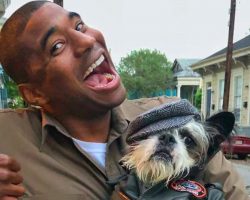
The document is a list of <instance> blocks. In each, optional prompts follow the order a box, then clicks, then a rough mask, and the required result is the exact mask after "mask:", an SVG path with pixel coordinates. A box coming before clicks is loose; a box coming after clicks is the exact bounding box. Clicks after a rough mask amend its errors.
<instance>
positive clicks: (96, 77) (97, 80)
mask: <svg viewBox="0 0 250 200" xmlns="http://www.w3.org/2000/svg"><path fill="white" fill-rule="evenodd" d="M112 80H113V75H112V74H107V73H105V74H99V73H98V74H91V75H90V76H88V77H87V78H86V79H85V81H84V82H85V83H86V84H88V85H90V86H92V87H104V86H105V85H107V84H108V83H110V82H111V81H112Z"/></svg>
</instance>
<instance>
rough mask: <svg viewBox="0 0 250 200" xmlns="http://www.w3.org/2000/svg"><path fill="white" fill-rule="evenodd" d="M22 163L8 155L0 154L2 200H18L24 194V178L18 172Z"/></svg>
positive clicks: (0, 198)
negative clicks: (22, 184)
mask: <svg viewBox="0 0 250 200" xmlns="http://www.w3.org/2000/svg"><path fill="white" fill-rule="evenodd" d="M20 169H21V167H20V164H19V163H18V162H17V161H16V160H15V159H13V158H10V157H9V156H7V155H4V154H0V200H17V198H18V197H20V196H22V195H23V194H24V191H25V189H24V187H23V186H21V185H20V183H22V181H23V178H22V176H21V175H20V174H18V172H19V171H20Z"/></svg>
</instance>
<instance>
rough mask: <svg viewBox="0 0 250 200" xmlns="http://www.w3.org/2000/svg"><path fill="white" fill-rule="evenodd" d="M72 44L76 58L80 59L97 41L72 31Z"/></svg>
mask: <svg viewBox="0 0 250 200" xmlns="http://www.w3.org/2000/svg"><path fill="white" fill-rule="evenodd" d="M71 42H72V48H73V51H74V54H75V56H76V57H79V56H82V55H83V53H84V52H85V51H87V50H88V49H90V48H92V47H93V46H94V44H95V42H96V39H95V38H94V37H93V36H91V35H89V34H86V33H82V32H79V31H75V30H72V32H71Z"/></svg>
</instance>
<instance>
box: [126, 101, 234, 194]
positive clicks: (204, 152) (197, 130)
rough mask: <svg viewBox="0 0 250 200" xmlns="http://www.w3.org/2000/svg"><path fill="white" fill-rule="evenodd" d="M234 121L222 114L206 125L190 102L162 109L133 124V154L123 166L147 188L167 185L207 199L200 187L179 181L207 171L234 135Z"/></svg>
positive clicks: (130, 140)
mask: <svg viewBox="0 0 250 200" xmlns="http://www.w3.org/2000/svg"><path fill="white" fill-rule="evenodd" d="M234 121H235V119H234V115H233V114H232V113H230V112H220V113H218V114H216V115H214V116H212V117H210V118H209V119H207V120H206V121H205V123H202V122H201V118H200V114H199V112H198V111H197V109H196V108H195V107H193V106H192V105H191V104H190V103H189V102H188V101H187V100H180V101H176V102H172V103H169V104H164V105H161V106H159V107H157V108H154V109H152V110H150V111H148V112H146V113H143V114H142V115H140V116H138V117H137V118H136V119H135V120H134V121H132V122H131V123H130V125H129V128H128V136H127V143H128V145H129V151H128V153H127V154H126V155H125V156H124V157H123V158H122V164H123V166H125V167H126V168H127V169H129V170H133V171H134V173H135V174H136V176H137V177H138V178H139V180H140V181H142V182H143V183H144V184H145V185H151V186H153V185H156V184H157V183H160V182H164V184H165V186H166V188H171V187H172V189H176V190H177V191H184V192H187V193H191V194H192V196H194V197H197V198H198V197H205V195H206V196H207V192H206V191H205V190H206V189H205V188H203V186H202V185H200V184H199V183H196V182H195V183H194V182H192V181H184V182H181V183H179V185H178V184H177V182H176V180H182V179H183V178H186V177H187V178H189V177H190V176H191V174H192V176H193V175H194V174H195V173H196V170H197V169H199V170H202V169H203V168H204V166H205V165H206V164H207V162H208V161H209V160H210V159H211V158H212V156H213V155H214V154H215V153H216V152H218V151H219V145H220V143H221V142H223V141H224V140H225V139H226V138H227V137H228V136H229V135H230V133H231V131H232V129H233V127H234ZM184 185H185V186H184ZM183 186H184V188H183ZM194 187H195V188H196V189H194ZM190 188H191V189H190ZM202 190H204V191H202ZM183 199H184V198H183ZM211 199H213V198H211Z"/></svg>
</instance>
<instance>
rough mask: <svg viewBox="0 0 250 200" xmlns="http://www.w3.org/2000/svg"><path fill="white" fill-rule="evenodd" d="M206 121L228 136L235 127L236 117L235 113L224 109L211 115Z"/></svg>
mask: <svg viewBox="0 0 250 200" xmlns="http://www.w3.org/2000/svg"><path fill="white" fill-rule="evenodd" d="M206 123H207V124H208V125H209V126H212V127H214V128H215V129H217V130H218V131H219V133H220V134H222V135H223V136H224V137H225V138H228V137H229V136H230V133H231V132H232V130H233V128H234V123H235V117H234V114H233V113H231V112H226V111H223V112H219V113H217V114H215V115H213V116H211V117H209V118H208V119H207V120H206Z"/></svg>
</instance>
